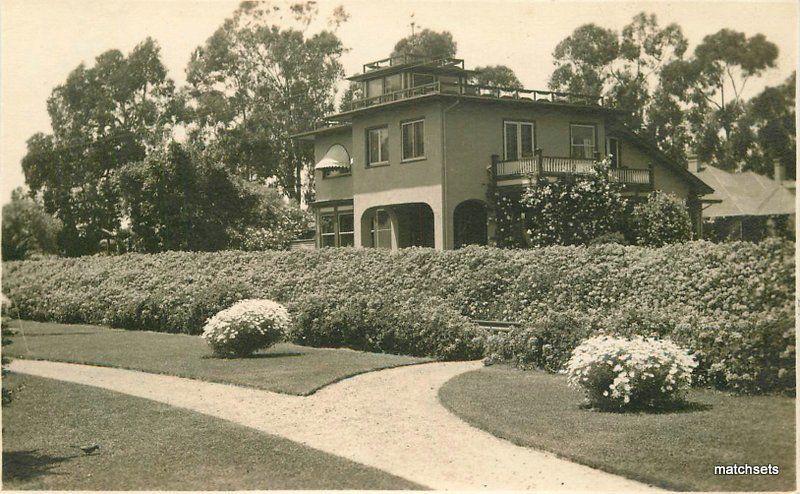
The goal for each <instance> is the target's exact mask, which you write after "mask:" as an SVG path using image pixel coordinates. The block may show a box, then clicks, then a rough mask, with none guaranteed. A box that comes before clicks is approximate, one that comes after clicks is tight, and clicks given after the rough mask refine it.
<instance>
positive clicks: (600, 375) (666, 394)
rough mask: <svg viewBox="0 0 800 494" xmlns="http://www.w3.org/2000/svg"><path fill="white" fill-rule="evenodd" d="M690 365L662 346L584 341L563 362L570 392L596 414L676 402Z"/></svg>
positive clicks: (635, 340)
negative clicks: (583, 394) (583, 399)
mask: <svg viewBox="0 0 800 494" xmlns="http://www.w3.org/2000/svg"><path fill="white" fill-rule="evenodd" d="M696 366H697V363H696V362H695V360H694V359H693V358H692V357H691V356H690V355H689V354H688V353H687V352H686V350H683V349H681V348H679V347H678V346H677V345H675V344H674V343H672V342H671V341H668V340H657V339H654V338H643V337H641V336H634V337H632V338H629V339H626V338H614V337H611V336H607V335H603V336H596V337H594V338H589V339H588V340H586V341H585V342H583V343H581V344H580V345H579V346H578V347H577V348H575V350H574V351H573V352H572V357H571V358H570V359H569V362H567V368H566V372H567V378H568V382H569V384H570V385H571V386H573V387H576V388H580V389H583V390H584V391H585V392H586V398H587V401H588V403H589V404H590V405H592V406H595V407H597V408H601V409H605V410H609V409H622V408H642V407H644V408H654V407H658V406H663V405H666V404H668V403H672V402H676V401H679V400H680V398H681V396H680V394H681V392H683V391H685V390H687V389H688V388H689V386H690V385H691V383H692V371H693V370H694V368H695V367H696Z"/></svg>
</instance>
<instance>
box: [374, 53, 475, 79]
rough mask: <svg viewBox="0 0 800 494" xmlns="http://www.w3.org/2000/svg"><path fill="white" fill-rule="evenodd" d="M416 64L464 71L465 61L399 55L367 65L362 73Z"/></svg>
mask: <svg viewBox="0 0 800 494" xmlns="http://www.w3.org/2000/svg"><path fill="white" fill-rule="evenodd" d="M406 64H414V65H415V66H424V67H457V68H460V69H462V70H463V69H464V60H463V59H461V58H453V57H443V56H438V57H424V56H422V55H414V54H405V55H397V56H394V57H388V58H382V59H380V60H375V61H374V62H369V63H365V64H364V65H363V66H362V72H363V73H364V74H366V73H367V72H372V71H373V70H379V69H385V68H387V67H394V66H397V65H406Z"/></svg>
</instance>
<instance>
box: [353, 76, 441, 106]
mask: <svg viewBox="0 0 800 494" xmlns="http://www.w3.org/2000/svg"><path fill="white" fill-rule="evenodd" d="M440 91H441V85H440V84H439V82H432V83H430V84H423V85H421V86H414V87H410V88H407V89H401V90H399V91H392V92H391V93H385V94H379V95H377V96H372V97H370V98H361V99H356V100H353V101H351V102H350V105H349V109H350V110H359V109H361V108H367V107H369V106H375V105H380V104H383V103H391V102H393V101H400V100H404V99H409V98H413V97H415V96H422V95H424V94H432V93H438V92H440Z"/></svg>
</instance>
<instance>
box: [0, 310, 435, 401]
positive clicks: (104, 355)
mask: <svg viewBox="0 0 800 494" xmlns="http://www.w3.org/2000/svg"><path fill="white" fill-rule="evenodd" d="M10 327H12V328H15V329H17V330H18V334H17V335H16V336H14V343H13V344H12V345H10V346H9V347H8V348H7V349H6V348H4V352H5V351H7V352H8V355H10V356H12V357H20V358H28V359H43V360H57V361H61V362H76V363H82V364H93V365H102V366H110V367H120V368H125V369H135V370H141V371H145V372H153V373H158V374H169V375H174V376H181V377H188V378H192V379H199V380H203V381H212V382H220V383H228V384H238V385H241V386H250V387H254V388H259V389H264V390H268V391H277V392H280V393H288V394H295V395H308V394H311V393H313V392H314V391H316V390H317V389H319V388H320V387H322V386H325V385H327V384H330V383H332V382H336V381H338V380H341V379H343V378H346V377H349V376H352V375H355V374H360V373H363V372H368V371H372V370H377V369H385V368H389V367H395V366H398V365H407V364H413V363H419V362H425V361H427V359H422V358H415V357H403V356H399V355H388V354H383V353H368V352H358V351H355V350H349V349H331V348H310V347H303V346H298V345H293V344H290V343H280V344H278V345H275V346H273V347H272V348H270V349H268V350H267V351H264V352H259V353H256V354H255V355H253V356H252V357H250V358H244V359H219V358H212V357H211V352H210V350H209V348H208V345H206V343H205V341H203V339H202V338H200V337H199V336H189V335H177V334H165V333H152V332H148V331H125V330H117V329H111V328H106V327H102V326H86V325H77V324H55V323H40V322H30V321H14V322H13V323H12V324H11V325H10Z"/></svg>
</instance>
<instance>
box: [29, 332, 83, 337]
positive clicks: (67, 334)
mask: <svg viewBox="0 0 800 494" xmlns="http://www.w3.org/2000/svg"><path fill="white" fill-rule="evenodd" d="M79 334H99V333H97V332H93V331H75V332H72V333H33V334H26V335H24V336H25V338H35V337H37V336H74V335H79Z"/></svg>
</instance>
